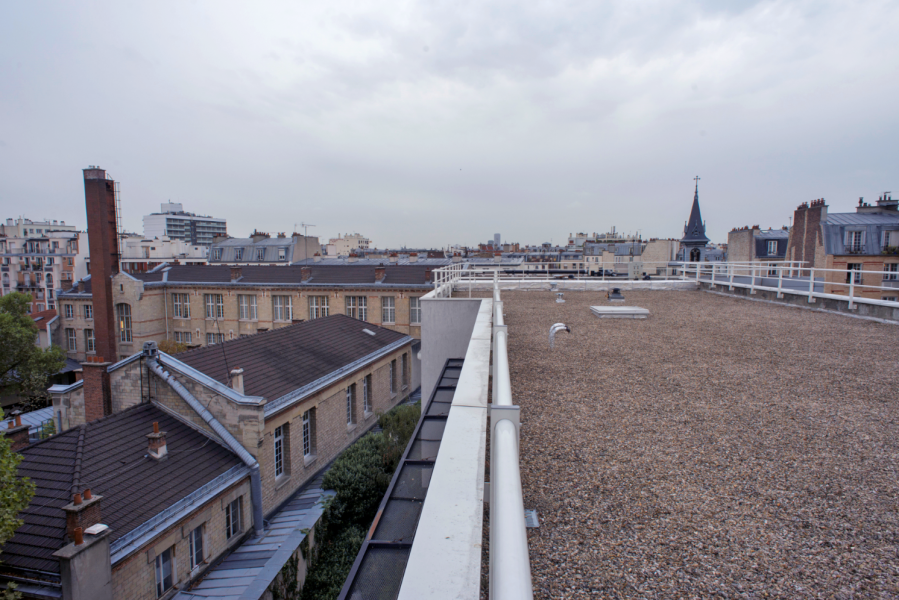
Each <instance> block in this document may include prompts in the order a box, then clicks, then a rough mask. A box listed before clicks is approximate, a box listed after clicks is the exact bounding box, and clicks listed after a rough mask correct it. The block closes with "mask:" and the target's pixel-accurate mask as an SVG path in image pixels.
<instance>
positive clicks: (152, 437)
mask: <svg viewBox="0 0 899 600" xmlns="http://www.w3.org/2000/svg"><path fill="white" fill-rule="evenodd" d="M147 440H148V441H149V445H148V453H149V454H150V457H151V458H155V459H156V460H162V459H163V458H165V457H166V456H167V455H168V453H169V449H168V446H167V445H166V443H165V432H164V431H159V423H156V422H154V423H153V433H148V434H147Z"/></svg>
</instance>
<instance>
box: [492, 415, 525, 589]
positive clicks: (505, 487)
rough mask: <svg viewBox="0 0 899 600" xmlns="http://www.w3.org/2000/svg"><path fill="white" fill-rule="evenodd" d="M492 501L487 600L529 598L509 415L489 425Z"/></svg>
mask: <svg viewBox="0 0 899 600" xmlns="http://www.w3.org/2000/svg"><path fill="white" fill-rule="evenodd" d="M490 444H491V447H492V448H493V460H494V461H496V466H495V468H494V469H493V480H492V481H491V482H490V485H491V487H492V488H493V505H492V506H491V507H490V528H491V530H492V532H491V536H490V555H491V557H492V561H491V562H492V563H493V565H492V566H493V573H492V574H491V578H490V579H491V586H490V587H491V589H490V598H491V600H522V599H528V598H532V597H533V595H534V590H533V587H532V584H531V560H530V556H529V553H528V536H527V531H526V530H525V522H524V498H523V496H522V492H521V474H520V473H519V471H518V429H517V428H516V427H515V424H514V423H512V421H510V420H509V419H502V420H500V421H498V422H497V423H496V424H495V425H494V426H493V436H492V438H491V440H490Z"/></svg>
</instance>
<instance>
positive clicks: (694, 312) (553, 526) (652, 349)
mask: <svg viewBox="0 0 899 600" xmlns="http://www.w3.org/2000/svg"><path fill="white" fill-rule="evenodd" d="M625 295H626V299H627V301H626V305H627V306H641V307H644V308H648V309H649V310H650V312H651V316H650V317H649V318H648V319H646V320H608V319H597V318H596V317H594V316H593V315H592V314H591V313H590V310H589V306H590V305H597V304H607V300H606V299H605V294H604V293H589V292H566V293H565V300H566V303H565V304H556V303H555V296H554V294H551V293H549V292H515V291H504V292H503V301H504V312H505V314H506V323H507V325H508V326H509V356H510V368H511V380H512V394H513V398H514V400H515V402H516V403H518V404H520V405H521V413H522V415H521V416H522V421H523V425H522V428H521V475H522V484H523V488H524V505H525V507H527V508H536V509H537V511H538V514H539V516H540V519H541V526H540V528H539V529H530V530H528V532H529V545H530V555H531V568H532V574H533V582H534V591H535V596H536V597H539V598H596V597H622V598H625V597H626V598H636V597H640V598H670V597H697V598H698V597H704V598H707V597H744V596H745V597H781V598H786V597H789V598H802V597H818V596H821V597H825V596H826V597H837V598H849V597H895V596H896V595H897V594H899V561H897V548H899V480H897V470H899V410H897V409H899V369H897V356H899V327H897V326H895V325H891V324H880V323H875V322H870V321H863V320H858V319H852V318H848V317H844V316H839V315H833V314H823V313H816V312H813V311H805V310H798V309H796V308H791V307H780V306H774V305H770V304H764V303H757V302H748V301H745V300H741V299H733V298H726V297H721V296H717V295H713V294H709V293H704V292H699V291H689V292H688V291H684V292H660V291H656V292H636V291H630V292H628V291H625ZM559 321H561V322H564V323H567V324H568V325H570V326H571V329H572V332H571V334H570V335H568V334H565V333H562V334H560V335H557V336H556V340H555V350H553V351H550V350H549V345H548V341H547V334H548V331H549V328H550V326H551V325H552V324H553V323H556V322H559Z"/></svg>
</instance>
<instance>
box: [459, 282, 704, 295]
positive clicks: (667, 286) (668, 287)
mask: <svg viewBox="0 0 899 600" xmlns="http://www.w3.org/2000/svg"><path fill="white" fill-rule="evenodd" d="M499 288H500V289H501V290H525V291H527V290H532V291H550V290H556V291H559V292H578V291H582V292H584V291H586V292H607V291H611V290H612V288H619V289H621V290H622V291H624V290H654V291H674V290H696V289H699V283H698V282H697V281H695V280H682V279H659V280H649V281H643V280H637V281H633V280H627V279H622V280H612V279H609V280H606V281H602V280H599V279H500V280H499ZM469 289H471V291H473V292H490V291H493V281H492V280H471V281H468V280H463V281H460V282H458V283H456V284H455V288H454V291H455V293H456V295H457V296H459V295H464V294H465V293H466V292H468V290H469Z"/></svg>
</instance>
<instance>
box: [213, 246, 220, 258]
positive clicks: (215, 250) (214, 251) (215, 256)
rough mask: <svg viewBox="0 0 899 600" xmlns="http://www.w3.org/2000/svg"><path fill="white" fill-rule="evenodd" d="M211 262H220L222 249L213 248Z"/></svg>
mask: <svg viewBox="0 0 899 600" xmlns="http://www.w3.org/2000/svg"><path fill="white" fill-rule="evenodd" d="M212 260H222V249H221V248H214V249H213V250H212Z"/></svg>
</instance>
